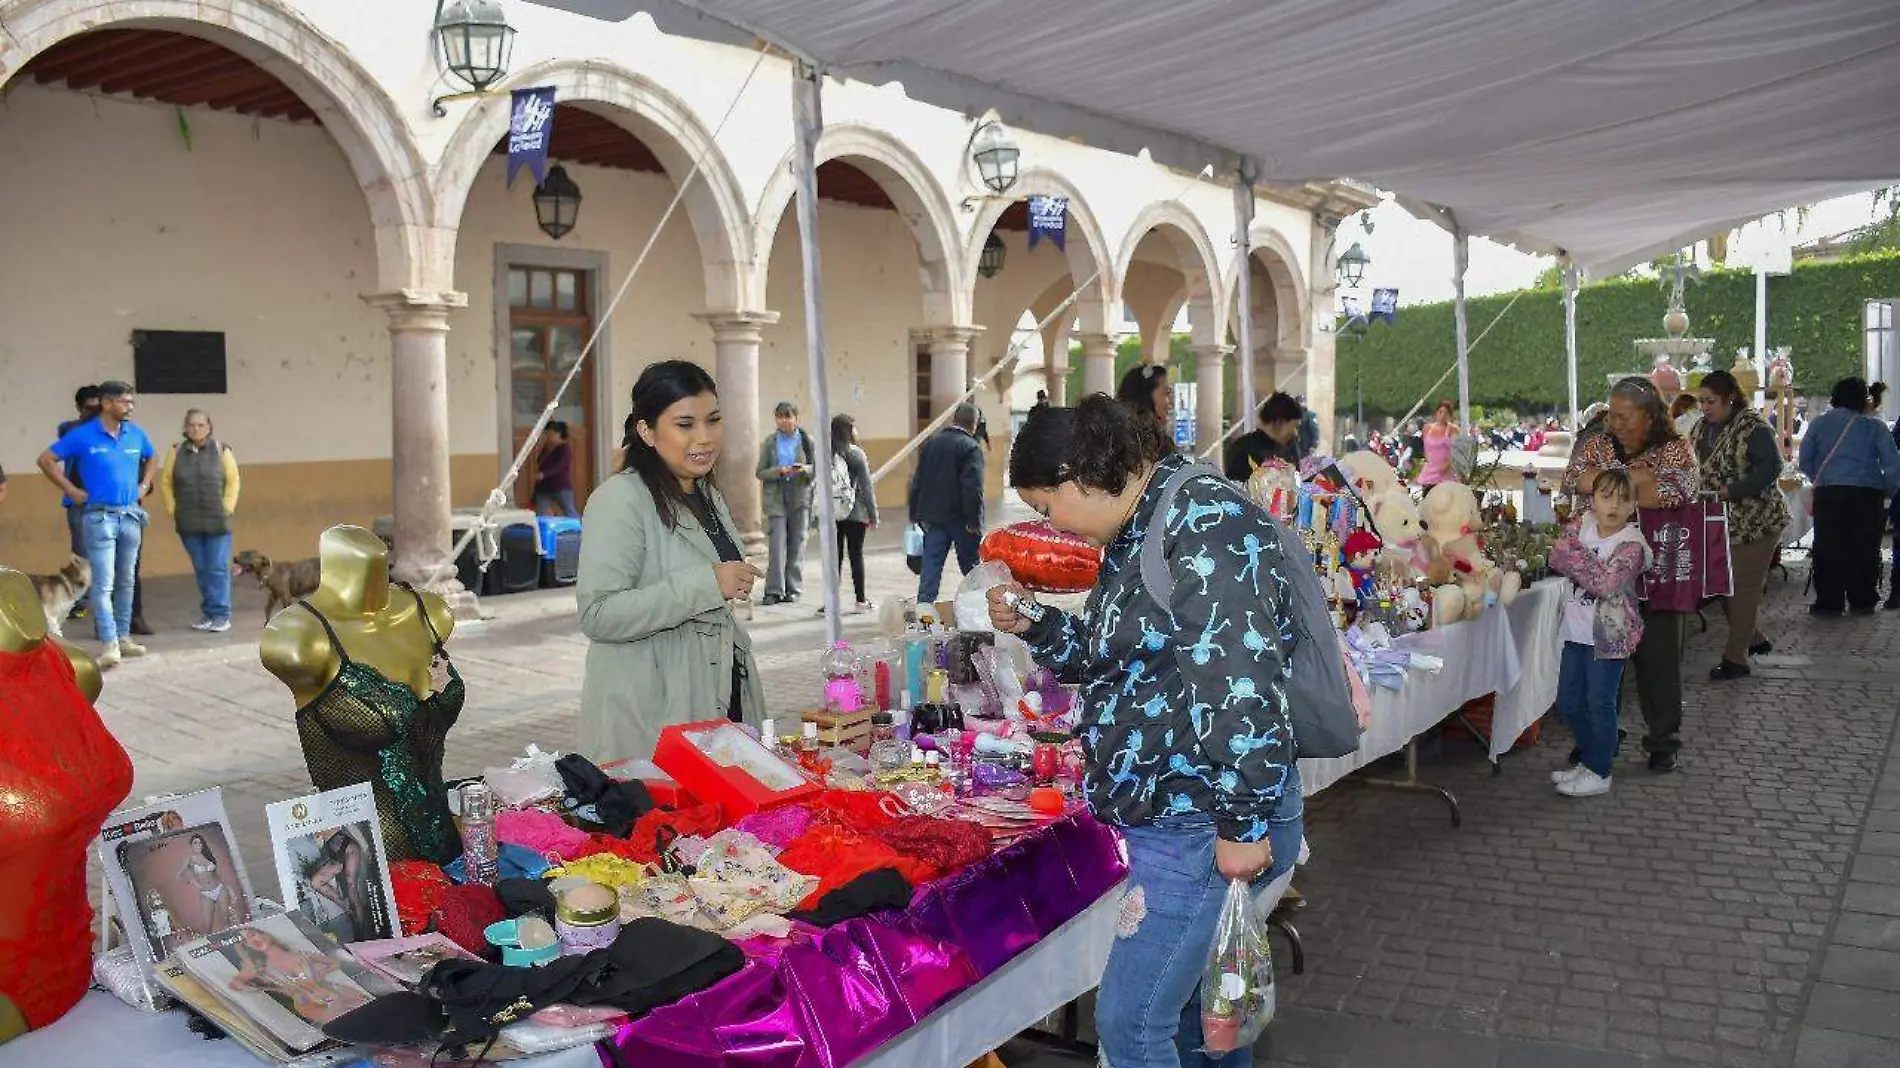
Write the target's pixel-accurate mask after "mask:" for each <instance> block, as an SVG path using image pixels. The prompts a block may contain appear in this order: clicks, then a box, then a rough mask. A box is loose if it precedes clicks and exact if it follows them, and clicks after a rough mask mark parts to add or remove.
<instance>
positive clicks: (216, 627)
mask: <svg viewBox="0 0 1900 1068" xmlns="http://www.w3.org/2000/svg"><path fill="white" fill-rule="evenodd" d="M205 629H206V630H208V631H210V632H211V633H213V634H223V633H224V632H225V631H227V630H230V629H231V621H230V620H228V619H214V620H211V621H210V622H208V623H206V624H205Z"/></svg>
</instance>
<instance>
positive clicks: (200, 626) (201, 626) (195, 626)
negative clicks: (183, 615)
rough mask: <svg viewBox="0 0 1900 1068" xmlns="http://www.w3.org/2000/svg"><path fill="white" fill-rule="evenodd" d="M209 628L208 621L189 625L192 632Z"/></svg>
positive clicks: (210, 623)
mask: <svg viewBox="0 0 1900 1068" xmlns="http://www.w3.org/2000/svg"><path fill="white" fill-rule="evenodd" d="M211 627H212V622H211V621H210V620H209V619H201V620H199V621H198V622H196V623H193V624H192V625H191V629H192V630H210V629H211Z"/></svg>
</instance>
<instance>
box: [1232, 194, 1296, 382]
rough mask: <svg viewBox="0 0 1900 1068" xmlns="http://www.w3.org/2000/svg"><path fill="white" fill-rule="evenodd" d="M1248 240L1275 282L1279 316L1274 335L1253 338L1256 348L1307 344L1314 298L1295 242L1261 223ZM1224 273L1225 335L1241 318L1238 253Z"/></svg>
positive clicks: (1248, 235)
mask: <svg viewBox="0 0 1900 1068" xmlns="http://www.w3.org/2000/svg"><path fill="white" fill-rule="evenodd" d="M1247 241H1248V244H1249V245H1250V246H1251V247H1252V252H1253V258H1254V259H1255V260H1257V261H1259V263H1260V266H1261V267H1263V268H1265V269H1266V272H1267V278H1268V280H1270V281H1271V282H1272V283H1273V305H1274V309H1275V311H1276V312H1277V313H1278V320H1279V321H1278V322H1277V323H1276V324H1275V327H1276V329H1275V332H1274V336H1272V337H1255V338H1254V339H1253V343H1254V346H1255V348H1257V349H1260V350H1261V351H1266V352H1271V351H1272V350H1273V349H1275V348H1279V347H1284V346H1293V347H1301V346H1304V345H1305V344H1306V338H1307V337H1309V336H1310V335H1311V333H1312V329H1313V310H1312V300H1311V294H1310V293H1309V292H1308V289H1307V285H1306V279H1305V277H1304V276H1302V275H1301V274H1300V261H1299V259H1298V258H1297V257H1296V256H1295V255H1294V254H1293V245H1292V243H1290V242H1289V241H1287V239H1286V235H1284V234H1282V233H1280V232H1279V231H1278V230H1275V229H1273V228H1272V227H1270V226H1258V225H1256V226H1255V227H1254V228H1253V229H1252V230H1249V231H1248V232H1247ZM1224 277H1225V279H1226V284H1227V294H1228V300H1227V303H1226V304H1224V305H1223V306H1222V311H1223V312H1224V313H1225V314H1224V315H1223V316H1222V324H1221V329H1220V336H1221V337H1222V338H1225V337H1226V336H1227V334H1228V333H1229V332H1233V331H1235V330H1236V327H1235V324H1236V323H1238V322H1239V314H1240V309H1239V302H1240V257H1239V256H1235V257H1233V258H1232V259H1231V260H1229V262H1228V264H1227V271H1226V274H1225V276H1224Z"/></svg>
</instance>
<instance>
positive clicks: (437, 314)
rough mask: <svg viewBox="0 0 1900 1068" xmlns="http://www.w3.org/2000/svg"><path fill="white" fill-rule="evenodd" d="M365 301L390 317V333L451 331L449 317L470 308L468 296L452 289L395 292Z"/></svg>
mask: <svg viewBox="0 0 1900 1068" xmlns="http://www.w3.org/2000/svg"><path fill="white" fill-rule="evenodd" d="M363 300H364V301H366V302H368V303H369V304H371V305H374V306H375V307H378V308H381V309H382V310H383V313H384V314H385V315H388V316H389V328H390V329H391V330H437V331H443V332H446V331H447V330H448V328H449V313H450V312H452V311H455V310H456V309H458V308H466V307H468V294H467V293H459V292H456V291H455V290H452V289H440V290H437V289H396V290H391V291H389V292H386V293H369V294H366V295H365V296H364V297H363Z"/></svg>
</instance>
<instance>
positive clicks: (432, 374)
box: [369, 290, 480, 619]
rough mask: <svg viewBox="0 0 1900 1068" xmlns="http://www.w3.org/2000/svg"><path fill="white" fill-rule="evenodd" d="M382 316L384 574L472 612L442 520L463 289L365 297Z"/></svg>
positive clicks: (463, 613)
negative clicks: (388, 457)
mask: <svg viewBox="0 0 1900 1068" xmlns="http://www.w3.org/2000/svg"><path fill="white" fill-rule="evenodd" d="M369 299H370V303H372V304H375V305H376V306H378V307H380V308H382V309H383V311H384V312H385V313H387V314H388V316H389V339H390V347H391V358H390V375H389V379H390V400H391V403H390V409H391V415H392V422H393V425H392V442H393V444H394V451H393V463H392V465H391V466H392V469H393V471H392V485H391V491H390V502H391V508H392V514H393V518H394V523H395V549H394V557H395V558H394V560H393V561H392V563H391V567H390V575H391V577H392V578H395V579H398V580H401V581H403V582H410V583H414V584H416V585H418V586H420V587H422V588H424V589H427V590H430V591H432V592H434V593H437V594H440V595H441V596H442V597H443V598H444V599H445V600H447V601H448V602H449V605H450V607H451V608H453V609H454V610H455V614H456V617H457V618H464V619H466V618H475V617H476V616H477V615H478V614H479V612H480V606H479V604H478V603H477V602H476V600H475V595H474V594H473V593H471V592H469V591H468V590H466V589H464V588H463V587H462V584H461V582H460V581H458V580H457V579H456V577H455V561H454V560H453V559H451V558H450V556H449V550H450V549H451V548H452V547H453V544H454V533H453V528H452V527H451V525H450V522H449V509H450V489H451V487H450V485H449V364H448V337H449V312H450V311H452V310H454V309H456V308H462V307H466V306H467V305H468V297H467V295H466V294H462V293H453V292H428V293H424V292H418V291H412V290H404V291H402V292H397V293H385V294H379V295H377V296H374V297H371V298H369Z"/></svg>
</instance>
